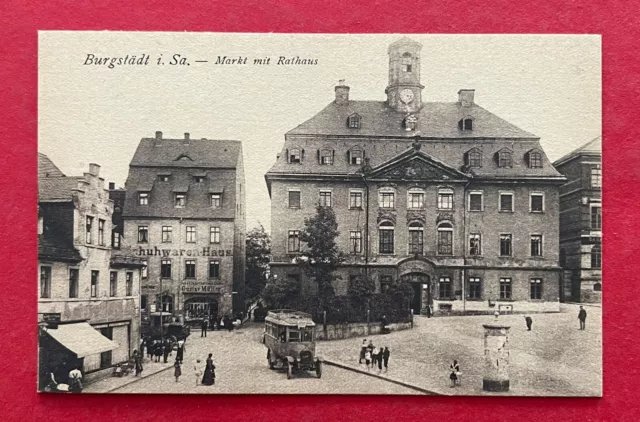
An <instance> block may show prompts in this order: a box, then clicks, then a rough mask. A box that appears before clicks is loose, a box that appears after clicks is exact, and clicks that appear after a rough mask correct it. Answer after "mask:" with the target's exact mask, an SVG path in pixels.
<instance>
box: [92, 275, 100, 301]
mask: <svg viewBox="0 0 640 422" xmlns="http://www.w3.org/2000/svg"><path fill="white" fill-rule="evenodd" d="M99 278H100V271H95V270H93V271H91V292H90V293H91V297H98V279H99Z"/></svg>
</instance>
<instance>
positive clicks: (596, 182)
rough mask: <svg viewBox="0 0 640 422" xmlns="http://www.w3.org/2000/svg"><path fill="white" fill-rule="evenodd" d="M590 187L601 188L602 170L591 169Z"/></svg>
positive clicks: (597, 168) (598, 168)
mask: <svg viewBox="0 0 640 422" xmlns="http://www.w3.org/2000/svg"><path fill="white" fill-rule="evenodd" d="M591 187H592V188H601V187H602V169H600V167H599V166H598V167H596V168H592V169H591Z"/></svg>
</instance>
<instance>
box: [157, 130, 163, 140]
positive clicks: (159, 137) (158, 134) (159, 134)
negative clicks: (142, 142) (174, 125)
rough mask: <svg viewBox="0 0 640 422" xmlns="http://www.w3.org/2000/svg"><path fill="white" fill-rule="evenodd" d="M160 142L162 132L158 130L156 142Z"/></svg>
mask: <svg viewBox="0 0 640 422" xmlns="http://www.w3.org/2000/svg"><path fill="white" fill-rule="evenodd" d="M160 140H162V132H160V131H159V130H158V131H156V141H160Z"/></svg>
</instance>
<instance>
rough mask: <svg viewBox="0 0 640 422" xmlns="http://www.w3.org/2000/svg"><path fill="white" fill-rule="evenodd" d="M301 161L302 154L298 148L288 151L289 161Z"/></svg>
mask: <svg viewBox="0 0 640 422" xmlns="http://www.w3.org/2000/svg"><path fill="white" fill-rule="evenodd" d="M301 162H302V154H300V149H299V148H293V149H292V150H290V151H289V163H292V164H300V163H301Z"/></svg>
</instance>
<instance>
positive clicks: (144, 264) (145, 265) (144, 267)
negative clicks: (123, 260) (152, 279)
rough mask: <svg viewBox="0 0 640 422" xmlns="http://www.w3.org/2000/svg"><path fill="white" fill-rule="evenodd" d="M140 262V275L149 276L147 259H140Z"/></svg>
mask: <svg viewBox="0 0 640 422" xmlns="http://www.w3.org/2000/svg"><path fill="white" fill-rule="evenodd" d="M140 263H141V264H142V269H141V270H140V277H142V278H147V277H149V261H147V260H146V259H142V260H140Z"/></svg>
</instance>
